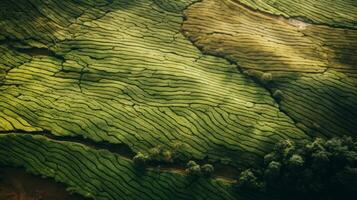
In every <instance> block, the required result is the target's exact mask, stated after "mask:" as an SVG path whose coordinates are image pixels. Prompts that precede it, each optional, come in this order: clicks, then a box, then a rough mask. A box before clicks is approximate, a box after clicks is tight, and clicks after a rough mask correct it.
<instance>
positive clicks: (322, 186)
mask: <svg viewBox="0 0 357 200" xmlns="http://www.w3.org/2000/svg"><path fill="white" fill-rule="evenodd" d="M356 150H357V143H356V142H354V141H353V140H352V138H350V137H343V138H333V139H330V140H324V139H321V138H317V139H315V140H314V141H312V142H305V143H302V144H296V143H294V142H292V141H290V140H285V141H282V142H280V143H278V144H277V145H276V146H275V148H274V150H273V151H272V152H271V153H269V154H267V155H266V156H265V157H264V167H263V169H248V170H246V171H244V172H242V173H241V175H240V178H239V181H238V184H237V186H238V188H240V189H244V190H262V191H265V192H267V193H271V194H280V195H282V197H283V198H287V197H289V199H292V198H296V199H302V198H305V199H306V198H307V199H350V198H352V197H353V196H355V194H356V192H357V152H356Z"/></svg>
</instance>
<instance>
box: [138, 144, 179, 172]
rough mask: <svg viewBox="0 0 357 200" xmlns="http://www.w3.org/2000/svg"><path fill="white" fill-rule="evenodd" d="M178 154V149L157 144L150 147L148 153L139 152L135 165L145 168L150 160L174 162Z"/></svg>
mask: <svg viewBox="0 0 357 200" xmlns="http://www.w3.org/2000/svg"><path fill="white" fill-rule="evenodd" d="M176 155H177V149H173V150H171V149H168V148H165V147H163V146H156V147H154V148H151V149H149V151H148V152H147V153H142V152H138V153H137V154H136V155H135V156H134V158H133V162H134V165H135V166H136V167H138V168H145V166H146V165H147V163H148V162H162V163H172V162H173V160H174V158H175V157H176Z"/></svg>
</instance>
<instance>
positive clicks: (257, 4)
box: [235, 0, 357, 29]
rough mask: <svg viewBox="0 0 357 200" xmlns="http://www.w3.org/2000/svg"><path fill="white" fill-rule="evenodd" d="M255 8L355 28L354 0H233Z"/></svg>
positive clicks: (356, 13) (355, 7)
mask: <svg viewBox="0 0 357 200" xmlns="http://www.w3.org/2000/svg"><path fill="white" fill-rule="evenodd" d="M235 1H239V2H241V3H244V4H246V5H248V6H250V7H252V8H254V9H256V10H260V11H264V12H268V13H272V14H275V15H281V16H284V17H287V18H290V17H294V18H299V19H303V20H305V21H308V22H313V23H316V24H327V25H330V26H336V27H346V28H354V29H356V28H357V23H356V18H357V2H356V1H355V0H319V1H316V0H304V1H299V0H264V1H262V0H235Z"/></svg>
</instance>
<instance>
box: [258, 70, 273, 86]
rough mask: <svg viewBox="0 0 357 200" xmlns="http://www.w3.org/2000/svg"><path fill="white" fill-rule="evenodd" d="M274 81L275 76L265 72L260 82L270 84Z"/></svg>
mask: <svg viewBox="0 0 357 200" xmlns="http://www.w3.org/2000/svg"><path fill="white" fill-rule="evenodd" d="M272 80H273V75H272V74H271V73H267V72H265V73H263V74H262V75H261V76H260V81H261V82H263V83H269V82H271V81H272Z"/></svg>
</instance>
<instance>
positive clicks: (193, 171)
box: [186, 160, 201, 177]
mask: <svg viewBox="0 0 357 200" xmlns="http://www.w3.org/2000/svg"><path fill="white" fill-rule="evenodd" d="M186 173H187V174H188V175H189V176H192V177H199V176H201V167H200V165H198V164H197V163H196V162H195V161H192V160H190V161H188V163H187V164H186Z"/></svg>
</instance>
